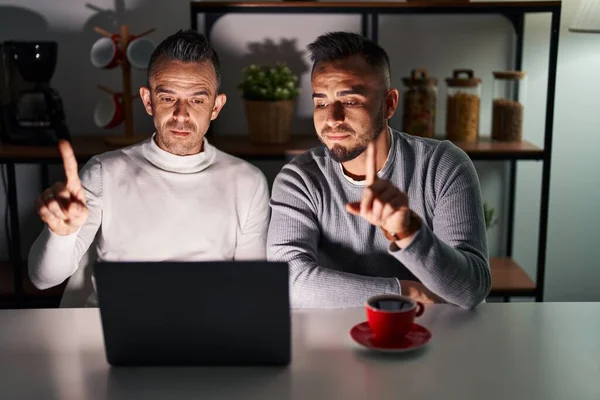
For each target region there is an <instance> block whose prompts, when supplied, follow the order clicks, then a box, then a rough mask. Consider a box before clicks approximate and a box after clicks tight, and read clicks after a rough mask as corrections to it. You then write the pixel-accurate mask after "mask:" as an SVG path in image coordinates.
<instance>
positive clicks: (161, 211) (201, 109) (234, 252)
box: [29, 31, 269, 305]
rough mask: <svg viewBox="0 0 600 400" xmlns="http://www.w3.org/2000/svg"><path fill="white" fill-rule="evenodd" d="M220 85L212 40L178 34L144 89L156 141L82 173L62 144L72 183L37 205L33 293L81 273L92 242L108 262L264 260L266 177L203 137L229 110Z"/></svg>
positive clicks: (151, 68)
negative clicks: (39, 229) (41, 223)
mask: <svg viewBox="0 0 600 400" xmlns="http://www.w3.org/2000/svg"><path fill="white" fill-rule="evenodd" d="M219 83H220V72H219V59H218V56H217V53H216V52H215V50H214V49H213V48H212V47H211V46H210V44H209V42H208V41H207V39H206V38H205V37H204V36H203V35H201V34H199V33H197V32H194V31H185V32H184V31H179V32H177V33H176V34H174V35H172V36H170V37H168V38H166V39H165V40H164V41H163V42H162V43H161V44H159V45H158V47H157V48H156V49H155V51H154V53H153V54H152V57H151V60H150V63H149V65H148V85H147V87H142V88H140V96H141V99H142V101H143V104H144V107H145V109H146V112H147V113H148V114H149V115H151V116H152V118H153V121H154V126H155V129H156V131H155V133H154V134H153V135H152V137H151V138H149V139H148V140H145V141H143V142H141V143H138V144H135V145H133V146H129V147H126V148H123V149H119V150H116V151H111V152H108V153H105V154H101V155H98V156H95V157H93V158H92V159H91V160H90V161H89V162H88V163H87V164H86V165H85V166H84V167H83V168H82V170H81V171H80V172H79V173H78V171H77V162H76V160H75V156H74V154H73V150H72V148H71V146H70V145H69V143H68V142H61V143H59V148H60V151H61V155H62V158H63V163H64V168H65V174H66V182H65V183H56V184H55V185H54V186H52V187H51V188H49V189H47V190H45V191H44V192H43V193H42V195H41V196H39V197H38V199H37V209H38V213H39V215H40V217H41V219H42V221H44V222H45V227H44V229H43V230H42V232H41V234H40V235H39V237H38V238H37V239H36V241H35V242H34V244H33V246H32V247H31V250H30V253H29V276H30V279H31V281H32V282H33V284H34V285H35V286H36V287H38V288H40V289H45V288H49V287H52V286H55V285H58V284H60V283H61V282H63V281H64V280H65V279H67V278H68V277H70V276H71V275H73V274H74V273H75V272H76V271H78V269H79V270H81V268H79V265H80V260H81V259H82V257H83V255H84V254H85V253H86V251H87V250H88V248H90V246H91V245H92V242H93V241H95V242H96V243H95V246H92V248H91V250H95V252H96V253H97V255H98V258H99V259H102V260H109V261H115V260H124V261H144V260H148V261H163V260H177V261H193V260H195V261H198V260H241V259H264V258H265V257H266V249H265V246H266V234H267V228H268V221H269V205H268V199H269V192H268V187H267V183H266V179H265V177H264V175H263V174H262V173H261V172H260V171H259V170H258V168H256V167H254V166H252V165H250V164H249V163H247V162H245V161H242V160H240V159H238V158H235V157H233V156H230V155H228V154H225V153H223V152H221V151H219V150H217V149H216V148H214V147H213V146H212V145H210V144H209V143H208V141H207V140H206V138H205V137H204V136H205V133H206V131H207V129H208V127H209V125H210V122H211V121H212V120H214V119H215V118H217V116H218V115H219V112H220V111H221V108H222V107H223V106H224V105H225V101H226V97H225V94H222V93H219ZM168 273H169V271H165V274H168ZM86 279H87V280H89V281H90V282H87V281H85V282H82V279H75V281H77V284H78V285H83V286H85V287H88V288H90V289H89V291H90V292H91V293H86V296H85V297H86V298H87V302H86V304H87V305H95V302H96V296H95V291H94V290H93V276H90V277H89V279H88V278H86ZM71 281H74V280H73V279H72V280H71ZM71 281H70V282H69V286H71ZM74 285H75V283H74ZM68 291H69V287H67V292H68ZM88 296H89V297H88Z"/></svg>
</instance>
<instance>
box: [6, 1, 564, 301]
mask: <svg viewBox="0 0 600 400" xmlns="http://www.w3.org/2000/svg"><path fill="white" fill-rule="evenodd" d="M229 13H255V14H274V13H288V14H301V13H304V14H345V15H351V14H354V15H359V16H360V17H361V21H362V22H361V29H362V34H363V35H365V36H368V37H370V38H371V39H373V40H375V41H377V38H378V19H379V16H380V15H383V14H500V15H503V16H505V17H506V18H507V19H508V20H509V21H510V22H511V23H512V25H513V27H514V29H515V33H516V38H517V42H516V62H515V65H514V68H515V69H521V64H522V58H523V54H522V53H523V32H524V24H525V21H524V17H525V15H526V14H530V13H549V14H551V31H550V55H549V71H548V90H547V97H546V117H545V126H544V147H543V148H539V147H537V146H535V145H533V144H531V143H528V142H514V143H497V142H491V141H482V142H479V143H476V144H464V143H456V144H457V145H458V146H459V147H461V148H462V149H463V150H465V151H466V152H467V154H468V155H469V156H470V157H471V158H472V159H473V160H495V161H499V162H506V163H508V164H509V166H510V173H509V188H510V190H509V205H508V214H507V216H506V217H507V235H508V240H507V247H506V249H505V254H504V257H499V258H492V259H490V265H491V269H492V292H491V295H494V296H502V297H505V298H506V297H511V296H528V297H529V296H535V298H536V300H537V301H542V300H543V295H544V276H545V261H546V236H547V226H548V197H549V187H550V162H551V155H552V124H553V118H554V95H555V82H556V62H557V51H558V34H559V25H560V13H561V5H560V1H530V2H522V1H510V2H477V3H463V2H456V3H452V2H445V3H435V2H428V1H423V2H408V3H406V2H404V3H391V2H389V3H388V2H381V3H380V2H325V1H322V2H268V3H227V2H192V3H190V15H191V26H192V28H194V29H198V26H197V21H198V15H199V14H204V15H205V20H204V29H205V34H206V35H207V36H208V37H209V38H210V33H211V29H212V27H213V26H214V24H215V23H216V22H217V21H218V19H219V18H220V17H222V16H223V15H225V14H229ZM210 140H211V143H212V144H214V145H215V146H216V147H217V148H220V149H222V150H223V151H225V152H228V153H230V154H233V155H236V156H239V157H242V158H245V159H248V160H280V161H283V160H286V159H288V158H289V157H291V156H295V155H298V154H300V153H302V152H304V151H305V150H307V149H309V148H311V147H314V146H317V145H319V144H320V142H319V141H318V139H317V138H316V136H315V135H314V134H310V135H294V136H293V139H292V141H291V142H290V143H288V144H286V145H273V146H264V145H261V146H257V145H254V144H252V143H250V141H249V138H248V136H247V135H239V136H233V135H227V136H225V135H223V136H219V135H215V136H213V137H211V139H210ZM73 147H74V151H75V154H76V156H77V158H78V160H79V162H80V163H83V162H85V161H87V160H88V159H89V158H91V157H92V156H94V155H96V154H100V153H103V152H105V151H108V150H112V149H114V148H115V147H109V145H107V144H106V142H105V140H104V136H87V135H80V136H76V135H74V137H73ZM524 160H530V161H536V162H541V163H542V188H541V208H540V218H539V240H538V249H537V267H536V275H537V276H536V280H535V282H534V281H532V280H531V279H530V278H529V277H528V276H527V274H525V272H524V271H523V269H522V268H521V267H520V266H519V265H518V264H517V262H516V261H515V260H514V259H513V258H512V251H513V231H514V213H515V186H516V168H517V162H518V161H524ZM60 163H61V159H60V155H59V153H58V150H57V149H56V148H54V147H31V146H14V145H7V144H2V145H0V165H1V164H4V165H5V166H6V172H7V178H8V180H7V186H8V205H9V215H10V218H9V219H10V233H11V235H10V237H11V243H10V246H9V250H10V256H9V257H10V261H9V262H8V263H0V283H2V285H0V302H2V301H6V296H8V298H9V300H10V302H11V304H13V305H15V306H22V305H24V304H26V303H27V302H28V301H29V300H35V299H43V298H46V299H49V300H51V302H55V301H56V299H58V298H59V297H60V295H61V294H62V289H63V288H64V284H63V285H61V286H59V287H57V288H56V289H53V290H50V291H44V292H39V291H36V290H35V289H33V288H32V286H31V285H30V283H29V282H28V279H27V274H26V268H25V262H24V260H22V258H21V250H22V248H21V240H20V229H19V215H18V199H17V180H16V174H15V166H16V165H17V164H39V165H41V166H42V168H41V172H42V174H41V182H42V188H46V187H48V186H49V184H50V182H48V165H51V164H60ZM42 188H40V189H42ZM7 279H12V280H13V286H12V288H13V289H14V290H10V289H11V287H10V286H9V285H6V283H7Z"/></svg>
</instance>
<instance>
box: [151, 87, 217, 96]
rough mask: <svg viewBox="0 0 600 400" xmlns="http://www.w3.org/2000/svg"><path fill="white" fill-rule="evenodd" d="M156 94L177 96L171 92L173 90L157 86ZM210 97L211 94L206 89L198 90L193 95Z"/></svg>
mask: <svg viewBox="0 0 600 400" xmlns="http://www.w3.org/2000/svg"><path fill="white" fill-rule="evenodd" d="M156 93H167V94H175V91H174V90H171V89H167V88H166V87H164V86H157V87H156ZM209 95H210V94H209V93H208V90H206V89H202V90H198V91H196V92H194V93H193V94H192V96H209Z"/></svg>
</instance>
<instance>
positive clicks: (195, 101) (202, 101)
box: [194, 99, 204, 104]
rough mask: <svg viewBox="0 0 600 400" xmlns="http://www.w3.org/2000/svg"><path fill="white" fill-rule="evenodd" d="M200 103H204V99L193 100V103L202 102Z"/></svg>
mask: <svg viewBox="0 0 600 400" xmlns="http://www.w3.org/2000/svg"><path fill="white" fill-rule="evenodd" d="M202 103H204V100H200V99H196V100H194V104H202Z"/></svg>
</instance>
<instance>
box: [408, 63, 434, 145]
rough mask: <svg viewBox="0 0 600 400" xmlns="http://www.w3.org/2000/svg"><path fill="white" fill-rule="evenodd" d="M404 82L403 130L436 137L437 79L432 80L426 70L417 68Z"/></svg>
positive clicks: (412, 133)
mask: <svg viewBox="0 0 600 400" xmlns="http://www.w3.org/2000/svg"><path fill="white" fill-rule="evenodd" d="M402 82H403V83H404V85H405V86H406V91H405V92H404V114H403V118H402V130H403V131H404V132H406V133H408V134H411V135H415V136H421V137H429V138H431V137H434V136H435V110H436V104H437V79H436V78H431V77H430V76H429V73H428V72H427V70H426V69H423V68H417V69H413V70H412V71H411V73H410V77H406V78H403V79H402Z"/></svg>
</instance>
